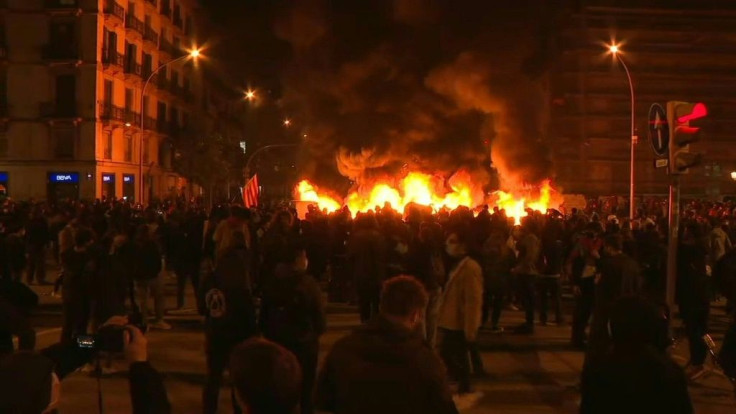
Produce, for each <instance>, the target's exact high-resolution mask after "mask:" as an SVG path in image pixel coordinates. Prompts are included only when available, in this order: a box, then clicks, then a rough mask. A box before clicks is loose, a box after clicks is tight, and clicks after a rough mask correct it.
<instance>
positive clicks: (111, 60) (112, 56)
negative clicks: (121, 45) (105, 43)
mask: <svg viewBox="0 0 736 414" xmlns="http://www.w3.org/2000/svg"><path fill="white" fill-rule="evenodd" d="M124 62H125V56H123V54H122V53H118V51H117V50H111V49H107V48H104V49H102V64H103V65H104V66H105V67H109V66H114V67H117V68H122V67H123V65H124Z"/></svg>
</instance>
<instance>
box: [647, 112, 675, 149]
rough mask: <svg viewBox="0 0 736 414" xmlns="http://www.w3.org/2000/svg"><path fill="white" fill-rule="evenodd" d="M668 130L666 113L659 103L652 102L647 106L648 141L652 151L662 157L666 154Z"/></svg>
mask: <svg viewBox="0 0 736 414" xmlns="http://www.w3.org/2000/svg"><path fill="white" fill-rule="evenodd" d="M669 136H670V130H669V125H668V124H667V113H666V112H665V110H664V108H662V105H660V104H657V103H655V104H652V106H650V107H649V141H651V143H652V149H654V153H655V154H657V155H659V156H660V157H663V156H664V155H665V154H667V146H668V143H669Z"/></svg>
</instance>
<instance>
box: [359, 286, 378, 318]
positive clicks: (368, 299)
mask: <svg viewBox="0 0 736 414" xmlns="http://www.w3.org/2000/svg"><path fill="white" fill-rule="evenodd" d="M379 298H380V292H379V291H378V288H362V289H359V290H358V307H359V308H360V322H362V323H366V322H367V321H368V320H369V319H371V317H373V316H374V315H376V314H377V313H378V303H379Z"/></svg>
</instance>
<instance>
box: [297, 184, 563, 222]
mask: <svg viewBox="0 0 736 414" xmlns="http://www.w3.org/2000/svg"><path fill="white" fill-rule="evenodd" d="M295 196H296V198H297V199H298V200H300V201H308V202H314V203H315V204H317V206H318V207H319V209H320V210H326V211H328V212H333V211H337V210H339V209H340V208H341V207H342V205H343V203H340V202H338V201H337V200H336V199H334V198H332V197H330V196H327V195H324V194H320V193H319V192H318V190H317V189H316V188H315V187H314V186H313V185H312V184H311V183H309V181H307V180H303V181H301V182H300V183H299V184H298V185H297V187H296V189H295ZM554 196H556V193H554V190H553V189H552V187H551V185H550V182H549V181H548V180H546V181H544V182H543V183H542V185H541V186H540V187H539V188H521V189H516V190H513V191H510V192H505V191H496V192H494V193H492V194H490V195H486V194H485V193H484V192H483V189H482V186H481V185H478V184H477V183H474V182H473V180H472V178H471V176H470V174H468V173H467V172H466V171H458V172H457V173H455V174H454V175H453V176H452V177H450V179H449V180H447V182H445V180H444V178H442V177H441V176H437V175H430V174H426V173H422V172H416V171H413V172H409V173H408V174H407V175H406V176H405V177H403V178H401V179H398V180H392V179H379V180H377V181H376V182H374V183H372V184H371V185H362V186H359V187H358V188H355V189H353V190H352V191H350V193H348V196H347V197H346V198H345V200H344V205H347V206H348V208H349V209H350V211H351V213H352V214H356V213H358V212H367V211H370V210H373V209H375V208H376V207H384V206H385V205H389V206H391V208H393V209H395V210H397V211H403V210H404V209H405V208H406V206H407V205H408V204H409V203H415V204H420V205H423V206H429V207H432V209H433V210H435V211H437V210H439V209H441V208H443V207H446V208H449V209H455V208H457V207H459V206H466V207H468V208H471V209H472V208H475V207H477V206H481V205H484V204H487V205H489V206H491V207H498V208H499V209H502V210H504V211H505V212H506V216H508V217H512V218H513V219H514V222H515V223H516V224H519V223H520V222H521V219H522V218H523V217H525V216H527V214H528V213H527V210H528V209H531V210H536V211H541V212H546V211H547V209H548V208H554V207H557V206H559V202H556V200H554V198H555V197H554Z"/></svg>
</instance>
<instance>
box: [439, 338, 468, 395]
mask: <svg viewBox="0 0 736 414" xmlns="http://www.w3.org/2000/svg"><path fill="white" fill-rule="evenodd" d="M440 329H442V328H440ZM442 333H443V336H442V345H441V346H440V356H441V357H442V359H443V360H444V361H445V365H446V366H447V370H448V372H449V374H450V375H451V376H452V377H453V378H454V379H455V380H457V382H458V384H459V386H458V392H459V393H461V394H462V393H468V392H470V360H469V358H468V352H469V351H470V347H469V346H468V341H466V340H465V332H463V331H453V330H449V329H442Z"/></svg>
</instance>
